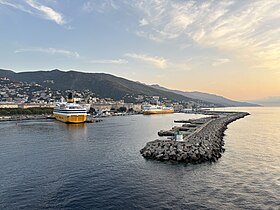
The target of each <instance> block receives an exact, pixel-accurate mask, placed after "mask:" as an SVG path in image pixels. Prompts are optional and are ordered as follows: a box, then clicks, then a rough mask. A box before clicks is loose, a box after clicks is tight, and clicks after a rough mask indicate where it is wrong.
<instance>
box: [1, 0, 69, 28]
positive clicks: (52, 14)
mask: <svg viewBox="0 0 280 210" xmlns="http://www.w3.org/2000/svg"><path fill="white" fill-rule="evenodd" d="M0 4H3V5H7V6H10V7H13V8H15V9H18V10H21V11H23V12H27V13H29V14H32V15H36V16H39V17H42V18H44V19H47V20H51V21H54V22H55V23H57V24H59V25H63V24H65V23H66V22H65V19H64V17H63V15H62V14H61V13H59V12H58V11H56V10H54V9H53V8H51V7H48V6H46V5H43V4H41V3H39V2H38V1H36V0H21V1H16V0H0Z"/></svg>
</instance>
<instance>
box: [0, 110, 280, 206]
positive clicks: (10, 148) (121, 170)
mask: <svg viewBox="0 0 280 210" xmlns="http://www.w3.org/2000/svg"><path fill="white" fill-rule="evenodd" d="M232 110H233V111H241V112H249V113H250V114H251V115H249V116H246V117H245V118H243V119H241V120H238V121H236V122H233V123H230V124H229V125H228V129H227V130H225V136H224V137H223V140H224V143H225V145H224V148H225V152H224V153H223V156H222V158H219V159H218V160H217V161H216V162H212V163H210V162H205V163H202V164H178V163H177V162H176V161H174V162H170V161H167V162H160V161H152V160H150V159H144V158H143V157H142V156H141V155H140V153H139V150H140V149H142V148H143V146H145V144H146V143H147V142H148V141H150V140H151V139H157V138H158V135H157V132H158V131H159V130H161V129H164V130H168V129H170V128H171V127H172V126H178V123H174V120H182V121H184V120H185V121H186V120H191V119H199V118H200V119H201V118H203V117H205V116H203V115H200V114H183V113H175V114H171V115H132V116H119V117H111V118H104V119H103V121H102V122H100V123H97V124H87V123H86V124H65V123H61V122H58V121H55V120H44V121H19V122H17V124H16V122H13V121H11V122H5V123H0V130H1V138H0V141H1V144H0V149H1V153H0V164H1V167H2V169H1V171H0V175H1V180H0V185H1V188H0V197H1V200H0V208H1V209H14V208H17V207H20V208H21V209H38V208H40V209H59V208H68V209H80V208H81V207H82V208H87V209H91V208H102V209H112V208H113V207H115V206H118V207H119V208H134V209H135V208H136V209H139V208H140V209H141V208H157V209H160V208H170V209H172V208H173V209H193V208H196V209H197V208H199V209H206V208H210V209H219V208H220V207H221V206H223V208H226V209H238V208H239V209H240V208H246V209H267V208H274V209H277V208H278V206H279V205H280V203H279V196H280V191H279V189H280V188H279V186H280V182H279V176H278V175H279V173H280V168H279V161H280V159H279V157H280V156H279V154H280V144H279V133H277V131H278V129H277V128H278V127H279V126H280V125H279V120H278V117H279V114H280V110H279V108H263V107H262V108H239V109H238V108H234V109H232ZM259 122H262V123H261V124H260V123H259ZM268 162H269V164H267V163H268ZM205 197H207V199H205ZM256 198H257V200H256ZM225 200H226V201H227V202H226V203H225Z"/></svg>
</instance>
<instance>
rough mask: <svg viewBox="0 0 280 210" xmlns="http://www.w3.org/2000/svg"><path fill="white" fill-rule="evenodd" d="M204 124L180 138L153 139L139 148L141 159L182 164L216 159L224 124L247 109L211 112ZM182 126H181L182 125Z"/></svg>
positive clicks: (224, 127) (222, 150) (243, 114)
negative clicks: (212, 116)
mask: <svg viewBox="0 0 280 210" xmlns="http://www.w3.org/2000/svg"><path fill="white" fill-rule="evenodd" d="M212 114H213V115H215V117H214V118H212V119H209V120H208V121H207V122H206V123H205V124H204V125H202V126H201V127H199V128H198V129H196V130H194V131H193V132H192V133H190V134H189V135H187V136H185V137H184V139H183V141H175V140H169V139H168V140H154V141H151V142H148V143H147V144H146V146H145V147H144V148H143V149H141V150H140V153H141V154H142V156H143V157H144V158H147V159H153V160H158V161H176V162H183V163H194V164H196V163H202V162H206V161H208V162H215V161H217V160H218V159H219V158H220V157H221V156H222V153H223V152H224V151H225V149H224V148H223V146H224V140H223V136H224V131H225V130H226V129H227V125H228V124H229V123H231V122H233V121H235V120H238V119H240V118H243V117H245V116H247V115H249V113H247V112H228V113H226V112H224V113H221V112H219V113H218V114H217V113H214V112H212ZM183 126H184V125H183Z"/></svg>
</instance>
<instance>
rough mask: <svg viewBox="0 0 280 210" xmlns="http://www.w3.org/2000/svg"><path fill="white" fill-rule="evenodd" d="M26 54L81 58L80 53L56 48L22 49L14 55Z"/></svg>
mask: <svg viewBox="0 0 280 210" xmlns="http://www.w3.org/2000/svg"><path fill="white" fill-rule="evenodd" d="M25 52H39V53H47V54H51V55H55V54H60V55H64V56H69V57H75V58H80V55H79V53H77V52H73V51H68V50H64V49H56V48H40V47H36V48H22V49H17V50H15V51H14V53H25Z"/></svg>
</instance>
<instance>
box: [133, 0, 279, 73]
mask: <svg viewBox="0 0 280 210" xmlns="http://www.w3.org/2000/svg"><path fill="white" fill-rule="evenodd" d="M129 4H130V5H131V6H132V7H133V8H135V9H137V10H138V11H139V12H140V14H141V18H140V20H141V21H140V24H139V23H138V26H139V29H138V30H137V31H136V34H137V35H138V36H141V37H145V38H147V39H150V40H153V41H156V42H165V41H170V40H173V41H178V43H184V40H185V42H188V41H189V40H192V41H193V42H194V43H196V44H198V45H199V46H200V47H203V48H216V49H218V50H220V51H221V52H224V53H227V54H228V55H232V56H235V57H237V58H238V59H240V60H243V61H245V62H250V63H251V64H257V66H258V67H263V68H279V67H280V40H279V34H280V29H279V28H280V13H279V11H280V2H279V1H276V0H266V1H263V0H256V1H242V3H241V2H240V1H237V0H231V1H168V0H166V1H149V0H137V1H132V2H130V3H129ZM146 23H149V24H146ZM219 63H221V62H219ZM218 65H219V64H218Z"/></svg>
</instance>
